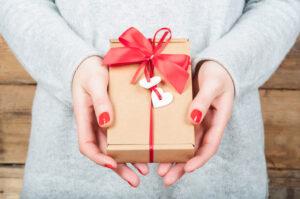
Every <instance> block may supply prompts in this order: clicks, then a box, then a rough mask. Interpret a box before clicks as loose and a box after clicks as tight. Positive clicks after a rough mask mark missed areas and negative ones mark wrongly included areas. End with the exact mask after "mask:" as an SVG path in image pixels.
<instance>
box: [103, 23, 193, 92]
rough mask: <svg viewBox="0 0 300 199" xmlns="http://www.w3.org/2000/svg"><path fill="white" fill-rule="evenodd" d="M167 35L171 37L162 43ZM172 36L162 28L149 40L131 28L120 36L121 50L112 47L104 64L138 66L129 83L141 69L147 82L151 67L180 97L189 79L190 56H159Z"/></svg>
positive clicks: (133, 81) (133, 80)
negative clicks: (160, 33) (137, 64)
mask: <svg viewBox="0 0 300 199" xmlns="http://www.w3.org/2000/svg"><path fill="white" fill-rule="evenodd" d="M163 30H165V32H164V34H163V36H162V37H161V39H160V40H159V41H158V43H157V45H155V38H156V35H157V34H158V33H159V32H160V31H163ZM168 34H170V36H169V38H168V39H167V40H166V41H165V42H164V40H165V38H166V37H167V35H168ZM171 35H172V33H171V30H170V29H169V28H161V29H159V30H157V31H156V33H155V35H154V37H153V39H152V41H151V39H147V38H146V37H145V36H144V35H143V34H142V33H141V32H139V31H138V30H137V29H136V28H134V27H131V28H129V29H127V30H126V31H125V32H124V33H123V34H122V35H121V36H120V37H119V41H120V42H121V43H122V44H123V45H124V47H117V48H111V49H110V50H109V51H108V53H107V54H106V55H105V57H104V60H103V65H109V66H110V67H112V66H121V65H127V64H135V63H140V66H139V67H138V69H137V71H136V73H135V74H134V76H133V78H132V81H131V83H132V84H133V83H135V81H136V78H137V76H138V74H139V72H140V70H141V69H142V68H143V67H144V73H145V77H146V79H147V81H148V82H149V81H150V76H152V75H151V74H150V75H149V74H148V70H150V69H149V68H148V69H147V66H148V67H151V66H154V67H155V68H156V69H157V70H158V71H159V72H160V73H161V74H162V75H163V76H164V77H165V78H166V79H167V80H168V82H170V84H171V85H172V86H173V87H174V88H175V89H176V90H177V92H178V93H180V94H181V93H182V91H183V89H184V87H185V84H186V82H187V80H188V78H189V73H188V72H187V69H188V67H189V65H190V57H189V56H188V55H185V54H161V52H162V51H163V50H164V48H165V47H166V46H167V45H168V43H169V42H170V40H171V37H172V36H171ZM150 73H151V71H150Z"/></svg>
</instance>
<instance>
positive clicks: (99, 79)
mask: <svg viewBox="0 0 300 199" xmlns="http://www.w3.org/2000/svg"><path fill="white" fill-rule="evenodd" d="M107 86H108V69H107V67H106V66H102V59H101V58H100V57H98V56H92V57H89V58H87V59H85V60H84V61H83V62H82V63H81V64H80V65H79V67H78V69H77V71H76V73H75V75H74V78H73V83H72V95H73V103H74V114H75V118H76V125H77V131H78V142H79V150H80V152H81V153H82V154H84V155H85V156H87V157H88V158H89V159H91V160H92V161H94V162H95V163H96V164H98V165H101V166H105V167H108V168H110V169H112V170H113V171H115V172H116V173H117V174H118V175H119V176H120V177H121V178H122V179H124V180H126V181H127V182H128V183H129V184H130V185H131V186H133V187H137V186H138V185H139V177H138V175H137V174H136V173H135V172H134V171H133V170H132V169H131V168H129V167H128V166H127V165H126V164H117V163H116V161H115V160H114V159H113V158H111V157H109V156H107V155H106V128H107V127H109V125H110V124H111V123H112V121H113V110H112V105H111V103H110V100H109V97H108V94H107ZM133 166H134V167H135V168H136V169H137V170H138V171H139V172H140V173H141V174H143V175H146V174H148V172H149V168H148V165H147V164H143V163H135V164H133Z"/></svg>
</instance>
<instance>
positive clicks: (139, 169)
mask: <svg viewBox="0 0 300 199" xmlns="http://www.w3.org/2000/svg"><path fill="white" fill-rule="evenodd" d="M137 170H138V171H139V172H140V173H141V174H142V175H145V174H144V173H143V172H142V170H140V169H139V168H137Z"/></svg>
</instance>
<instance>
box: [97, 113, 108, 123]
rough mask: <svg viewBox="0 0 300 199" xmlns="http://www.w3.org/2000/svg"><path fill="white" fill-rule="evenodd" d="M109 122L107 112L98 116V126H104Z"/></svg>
mask: <svg viewBox="0 0 300 199" xmlns="http://www.w3.org/2000/svg"><path fill="white" fill-rule="evenodd" d="M109 120H110V117H109V114H108V112H103V113H101V114H100V116H99V124H100V125H104V124H106V123H107V122H109Z"/></svg>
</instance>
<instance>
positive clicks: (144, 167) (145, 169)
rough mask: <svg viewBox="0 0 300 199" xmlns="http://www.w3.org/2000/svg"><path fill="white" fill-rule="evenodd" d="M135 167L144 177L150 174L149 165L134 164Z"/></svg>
mask: <svg viewBox="0 0 300 199" xmlns="http://www.w3.org/2000/svg"><path fill="white" fill-rule="evenodd" d="M133 166H134V167H135V168H136V169H137V170H138V171H139V172H140V174H142V175H144V176H145V175H147V174H148V173H149V167H148V164H145V163H134V164H133Z"/></svg>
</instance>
